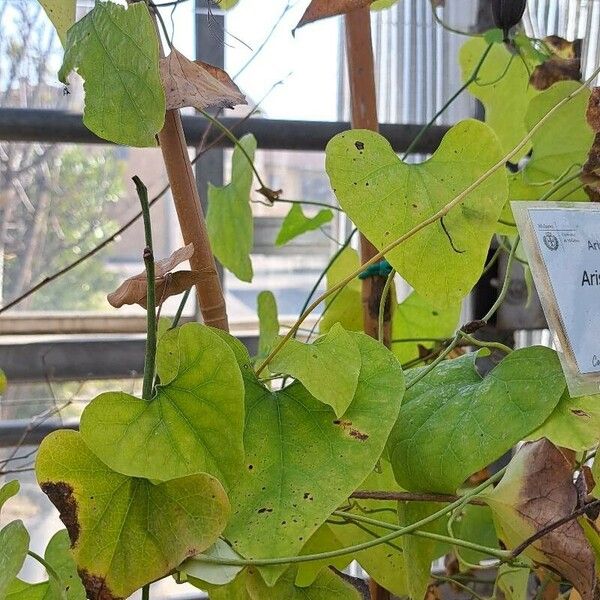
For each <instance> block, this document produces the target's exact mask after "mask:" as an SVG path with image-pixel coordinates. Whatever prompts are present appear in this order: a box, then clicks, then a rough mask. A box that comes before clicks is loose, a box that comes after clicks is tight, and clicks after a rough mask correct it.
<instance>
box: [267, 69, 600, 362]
mask: <svg viewBox="0 0 600 600" xmlns="http://www.w3.org/2000/svg"><path fill="white" fill-rule="evenodd" d="M599 73H600V67H598V68H597V69H595V70H594V72H593V73H592V75H591V76H590V77H589V78H588V79H587V80H586V81H584V82H583V83H582V84H581V85H580V86H579V87H578V88H576V89H575V90H573V91H572V92H571V93H570V94H569V95H568V96H565V98H563V99H562V100H561V101H560V102H558V103H556V104H555V105H554V106H553V107H552V108H551V109H550V110H549V111H548V112H547V113H546V114H545V115H544V116H543V117H542V118H541V119H540V120H539V121H538V122H537V123H536V124H535V125H534V126H533V127H532V128H531V130H530V131H529V132H528V133H527V134H526V135H525V136H524V137H523V139H522V140H521V141H520V142H519V143H518V144H517V145H516V146H515V147H514V148H513V149H512V150H511V151H510V152H508V154H506V155H505V156H503V157H502V158H501V159H500V160H499V161H498V162H497V163H496V164H494V165H492V166H491V167H490V168H489V169H488V170H487V171H486V172H485V173H483V174H482V175H480V176H479V177H478V178H477V179H476V180H475V181H474V182H473V183H471V184H470V185H469V186H467V187H466V188H465V189H464V190H463V191H462V192H460V193H459V194H458V195H457V196H455V197H454V198H453V199H452V200H451V201H450V202H448V203H447V204H446V205H444V206H443V207H442V208H441V209H440V210H438V211H437V212H436V213H434V214H433V215H431V217H429V218H428V219H425V220H424V221H422V222H421V223H418V224H417V225H415V226H414V227H412V228H411V229H410V230H409V231H407V232H406V233H404V234H402V235H401V236H400V237H399V238H397V239H396V240H394V241H393V242H391V243H389V244H388V245H387V246H385V247H384V248H383V250H381V252H378V253H376V254H375V255H374V256H372V257H371V258H370V259H369V260H367V261H366V262H364V263H363V264H362V265H361V266H360V267H359V268H358V269H356V270H355V271H354V272H352V273H350V274H349V275H347V276H346V277H344V279H342V280H341V281H339V282H338V283H337V284H336V285H334V286H333V287H331V288H330V289H329V290H327V291H326V292H325V293H323V294H321V296H319V297H318V298H316V299H315V300H314V301H313V302H312V303H311V304H310V305H309V306H308V308H307V309H306V310H305V311H304V312H303V313H302V314H301V315H300V316H299V317H298V319H297V320H296V322H295V323H294V325H293V326H292V328H291V329H290V330H289V331H288V332H287V334H286V335H285V336H284V337H283V338H282V339H281V340H280V342H279V343H278V344H277V345H276V346H275V348H273V350H272V351H271V352H270V353H269V355H268V356H267V357H266V358H265V360H264V361H263V362H262V363H261V364H260V365H259V367H258V369H257V371H256V372H257V374H260V373H261V371H262V370H263V369H264V368H265V367H266V366H267V365H268V364H269V362H271V360H272V359H273V357H274V356H275V355H277V354H278V353H279V351H280V350H281V348H283V346H284V344H285V343H286V342H287V341H288V340H289V339H290V338H291V337H292V336H293V335H294V333H295V332H296V330H297V329H298V327H300V325H302V323H303V322H304V321H305V319H306V318H307V317H308V316H309V315H310V313H311V312H312V311H313V310H314V309H315V308H316V307H317V306H319V304H321V302H323V300H325V299H326V298H328V297H329V296H330V295H331V294H334V293H335V292H336V291H337V290H339V289H341V288H343V287H345V286H346V285H348V284H349V283H350V282H351V281H352V280H353V279H354V278H355V277H357V276H358V275H360V273H362V272H363V271H364V270H365V269H367V268H368V267H370V266H371V265H374V264H375V263H377V262H379V261H380V260H381V259H382V258H384V257H385V255H386V254H388V253H389V252H391V251H392V250H394V249H395V248H397V247H398V246H400V245H401V244H403V243H404V242H406V241H407V240H409V239H411V238H412V237H413V236H414V235H416V234H417V233H419V232H420V231H422V230H423V229H425V228H426V227H428V226H429V225H431V224H433V223H436V222H437V221H439V220H440V219H441V218H442V217H444V216H446V215H447V214H448V213H449V212H450V211H451V210H452V209H453V208H454V207H455V206H457V205H458V204H460V203H461V202H462V201H463V200H464V199H465V198H466V197H467V196H468V195H469V194H470V193H471V192H472V191H473V190H475V189H477V188H478V187H479V186H480V185H481V184H482V183H483V182H484V181H486V180H487V179H488V178H489V177H491V176H492V175H493V174H494V173H495V172H496V171H498V170H500V169H501V168H503V167H504V166H505V164H506V163H507V162H508V161H510V159H511V158H513V156H515V155H516V154H518V153H519V152H520V151H521V149H522V148H524V147H525V146H526V145H527V144H528V143H529V140H531V138H532V137H533V136H534V135H535V134H536V133H537V132H538V131H539V130H540V129H541V128H542V127H543V125H544V124H545V123H546V122H547V121H548V119H550V118H551V117H552V116H553V115H554V114H555V113H556V112H557V111H559V110H560V109H561V108H562V107H563V106H565V105H566V104H568V103H569V102H570V101H571V100H572V99H573V98H575V97H576V96H578V95H579V94H580V93H581V92H582V91H583V90H584V89H586V88H587V87H588V85H589V84H590V83H591V82H592V81H593V80H594V79H595V78H596V77H597V76H598V74H599Z"/></svg>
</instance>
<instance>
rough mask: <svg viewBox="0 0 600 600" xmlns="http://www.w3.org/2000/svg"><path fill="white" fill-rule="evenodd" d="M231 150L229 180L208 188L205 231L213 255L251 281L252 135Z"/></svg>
mask: <svg viewBox="0 0 600 600" xmlns="http://www.w3.org/2000/svg"><path fill="white" fill-rule="evenodd" d="M240 145H241V146H242V147H243V148H244V150H245V151H246V154H247V155H248V156H246V155H245V154H244V153H243V152H242V150H241V149H240V147H238V146H236V147H235V148H234V150H233V157H232V159H231V181H230V183H228V184H227V185H224V186H222V187H218V186H215V185H212V184H210V185H209V187H208V212H207V214H206V228H207V230H208V237H209V239H210V246H211V248H212V251H213V252H214V254H215V256H216V257H217V258H218V259H219V261H220V262H221V263H222V264H223V266H224V267H226V268H227V269H229V270H230V271H231V272H232V273H233V274H234V275H235V276H236V277H237V278H238V279H241V280H242V281H252V276H253V271H252V261H251V260H250V252H251V251H252V245H253V243H254V224H253V220H252V209H251V208H250V191H251V189H252V179H253V177H254V172H253V170H252V164H251V163H250V162H249V161H248V157H250V159H251V160H254V153H255V152H256V139H255V137H254V136H253V135H252V134H248V135H245V136H244V137H243V138H241V139H240Z"/></svg>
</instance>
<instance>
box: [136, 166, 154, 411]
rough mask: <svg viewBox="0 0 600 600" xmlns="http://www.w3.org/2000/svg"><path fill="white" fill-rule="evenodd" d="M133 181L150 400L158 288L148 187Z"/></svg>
mask: <svg viewBox="0 0 600 600" xmlns="http://www.w3.org/2000/svg"><path fill="white" fill-rule="evenodd" d="M133 182H134V183H135V187H136V190H137V194H138V197H139V199H140V204H141V206H142V217H143V219H144V235H145V239H146V247H145V248H144V265H145V267H146V280H147V290H148V291H147V298H146V329H147V334H146V335H147V337H146V356H145V359H144V385H143V388H142V398H144V400H150V399H151V398H152V390H153V389H154V366H155V362H156V288H155V279H156V278H155V274H154V252H153V250H152V225H151V223H150V207H149V205H148V189H147V188H146V186H145V185H144V184H143V183H142V180H141V179H140V178H139V177H138V176H137V175H136V176H135V177H133Z"/></svg>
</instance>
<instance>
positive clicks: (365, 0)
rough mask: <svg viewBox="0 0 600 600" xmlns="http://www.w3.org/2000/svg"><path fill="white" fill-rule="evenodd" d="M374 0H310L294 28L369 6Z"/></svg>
mask: <svg viewBox="0 0 600 600" xmlns="http://www.w3.org/2000/svg"><path fill="white" fill-rule="evenodd" d="M373 1H374V0H312V2H311V3H310V4H309V5H308V8H307V9H306V11H305V12H304V14H303V15H302V18H301V19H300V22H299V23H298V25H296V29H299V28H300V27H303V26H304V25H308V24H309V23H313V22H314V21H320V20H321V19H326V18H327V17H335V16H336V15H343V14H346V13H349V12H352V11H353V10H357V9H359V8H365V7H367V6H370V5H371V4H372V3H373Z"/></svg>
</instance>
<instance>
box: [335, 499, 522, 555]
mask: <svg viewBox="0 0 600 600" xmlns="http://www.w3.org/2000/svg"><path fill="white" fill-rule="evenodd" d="M332 514H333V515H335V516H336V517H342V518H344V519H346V520H349V521H357V522H358V523H366V524H367V525H375V526H376V527H381V528H382V529H389V530H391V531H398V530H400V529H402V527H401V526H400V525H394V524H393V523H388V522H387V521H379V520H378V519H372V518H370V517H365V516H363V515H356V514H353V513H348V512H344V511H343V510H335V511H333V513H332ZM409 535H414V536H416V537H422V538H427V539H429V540H435V541H436V542H444V543H448V544H454V545H455V546H460V547H462V548H468V549H469V550H476V551H478V552H481V553H482V554H487V555H489V556H493V557H494V558H497V559H498V560H506V559H508V558H512V554H511V551H510V550H498V548H489V547H488V546H482V545H481V544H476V543H475V542H469V541H468V540H461V539H457V538H454V537H450V536H447V535H441V534H439V533H431V532H429V531H413V532H412V533H410V534H409Z"/></svg>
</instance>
